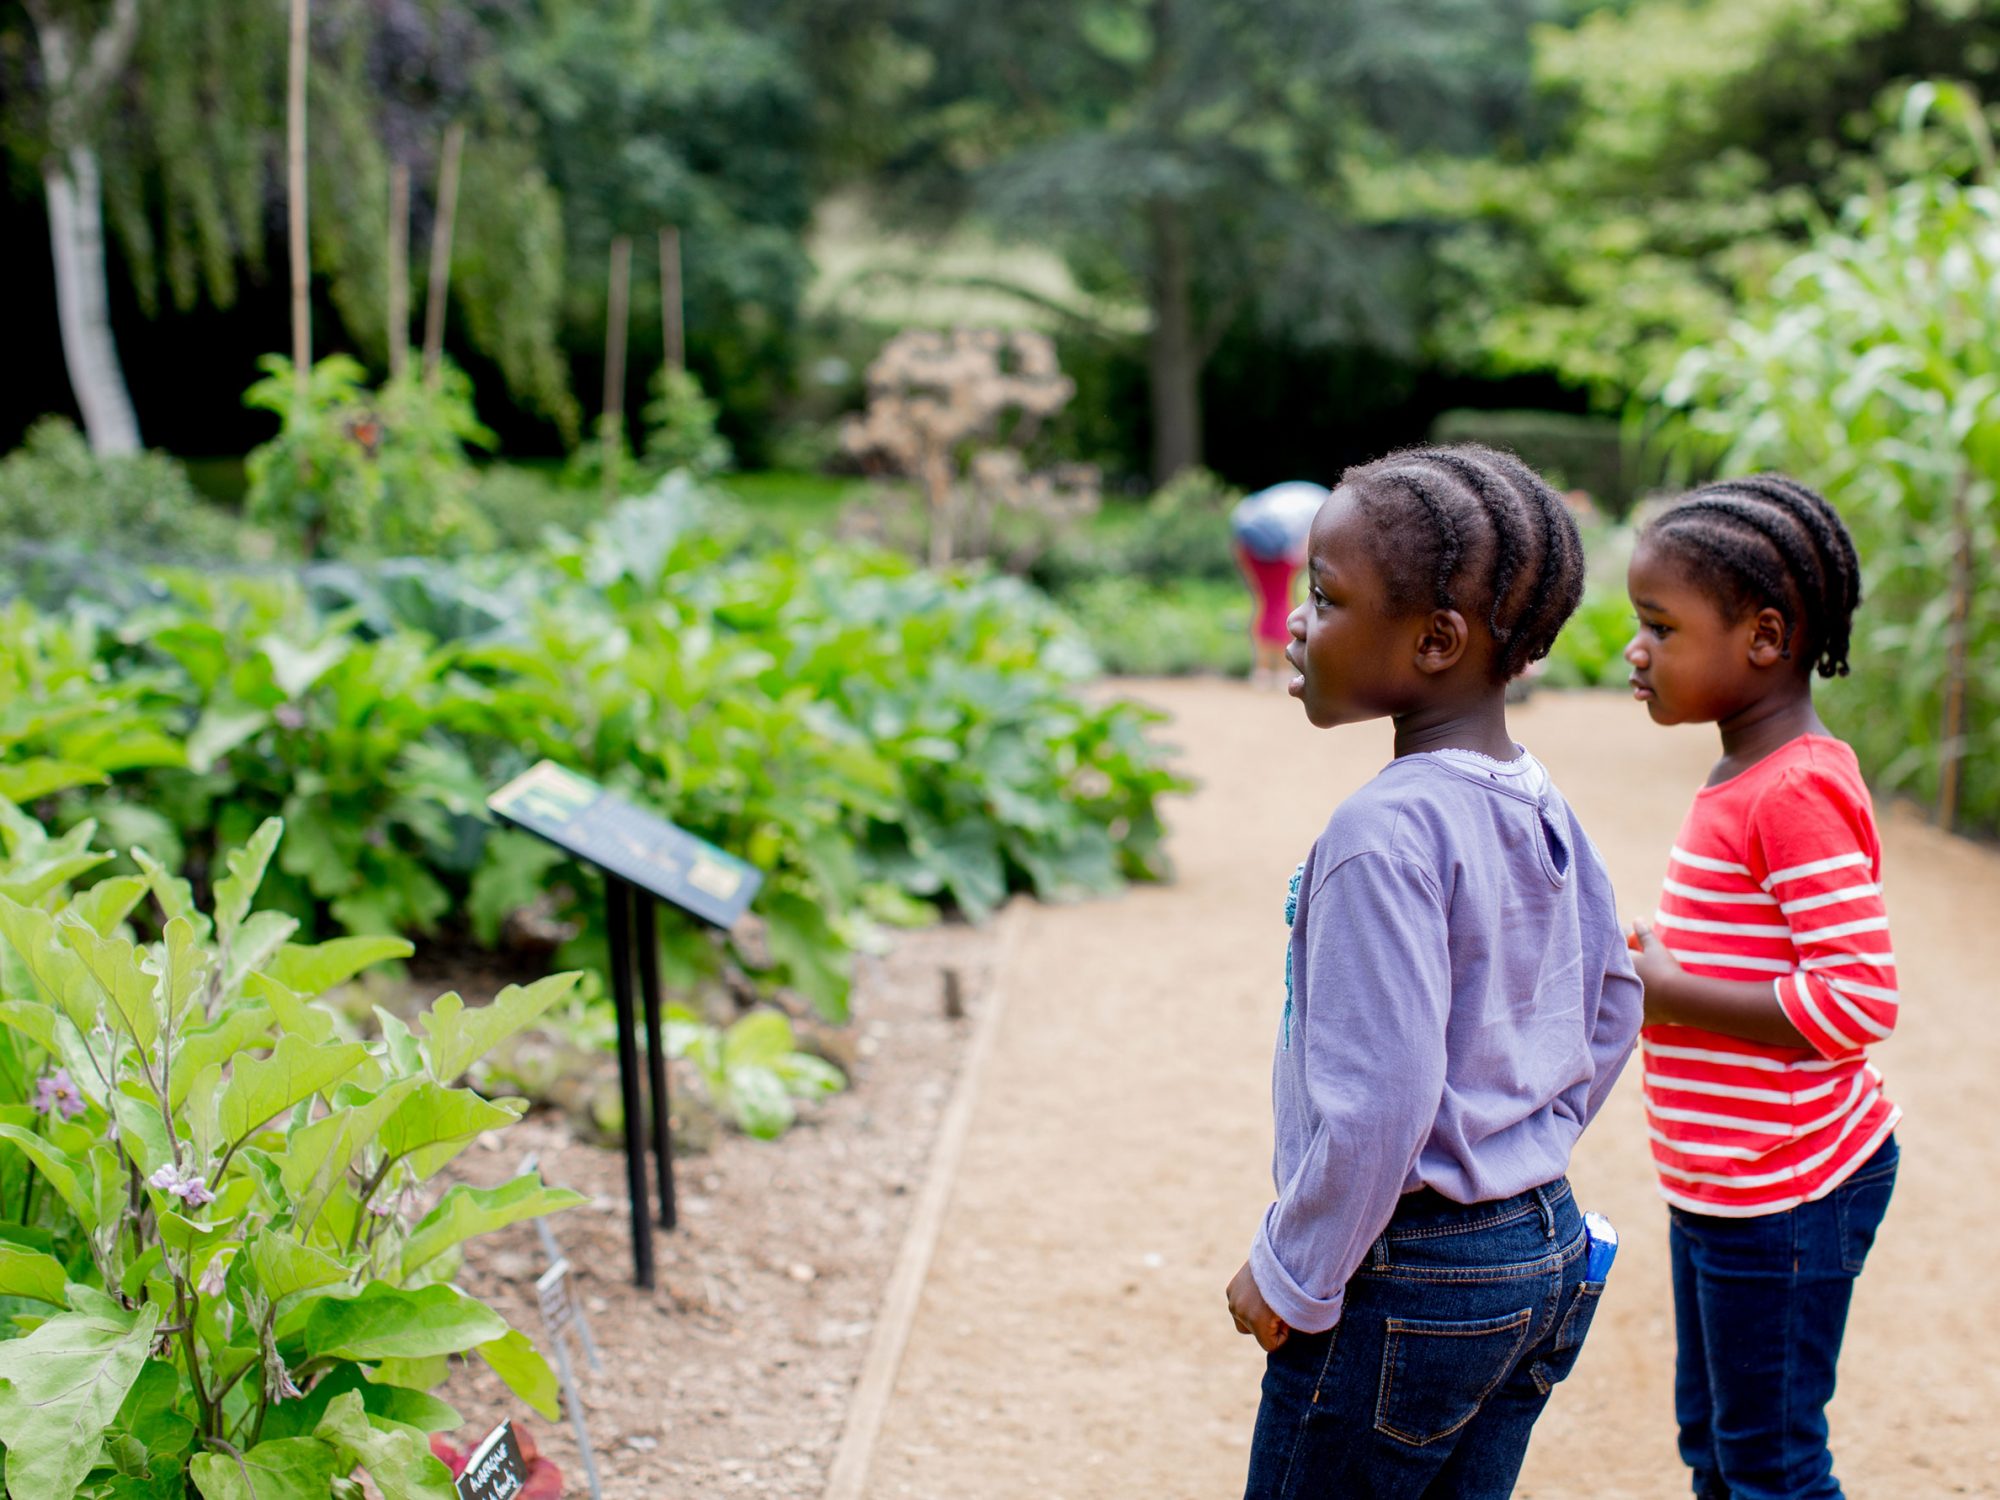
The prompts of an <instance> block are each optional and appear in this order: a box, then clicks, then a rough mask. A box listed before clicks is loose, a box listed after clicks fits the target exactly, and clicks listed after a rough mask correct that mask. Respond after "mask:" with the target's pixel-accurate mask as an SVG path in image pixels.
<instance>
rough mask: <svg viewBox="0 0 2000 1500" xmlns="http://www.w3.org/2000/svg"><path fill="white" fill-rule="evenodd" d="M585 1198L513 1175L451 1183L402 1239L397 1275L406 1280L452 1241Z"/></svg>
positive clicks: (483, 1232)
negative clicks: (496, 1181) (487, 1184)
mask: <svg viewBox="0 0 2000 1500" xmlns="http://www.w3.org/2000/svg"><path fill="white" fill-rule="evenodd" d="M588 1201H589V1200H588V1199H587V1198H585V1197H584V1195H583V1194H581V1193H575V1192H571V1191H570V1190H569V1189H568V1188H553V1187H544V1186H543V1185H542V1180H541V1178H539V1177H537V1176H534V1175H529V1176H526V1177H516V1178H515V1179H514V1180H513V1181H512V1182H505V1183H502V1184H501V1185H500V1186H499V1187H492V1188H476V1187H471V1186H469V1185H467V1184H466V1183H463V1182H461V1183H457V1184H455V1185H454V1186H452V1187H450V1188H448V1189H447V1190H446V1191H445V1195H444V1197H442V1198H440V1199H439V1200H438V1205H437V1207H436V1208H434V1209H432V1210H431V1211H430V1212H429V1213H428V1214H426V1215H425V1216H424V1219H423V1222H422V1223H420V1224H418V1225H417V1227H416V1228H415V1229H413V1230H412V1231H411V1232H410V1237H409V1238H408V1239H407V1240H405V1241H404V1242H403V1265H402V1269H403V1276H404V1278H405V1279H406V1280H407V1279H408V1278H409V1276H410V1275H411V1274H412V1273H413V1272H414V1271H416V1269H417V1268H418V1267H419V1266H422V1265H426V1264H428V1263H429V1262H430V1261H432V1260H433V1259H435V1258H436V1257H437V1256H439V1255H442V1254H443V1253H444V1252H445V1251H447V1250H449V1249H450V1248H451V1247H452V1246H453V1245H457V1244H460V1243H462V1242H463V1241H465V1240H469V1239H471V1238H473V1236H475V1235H481V1234H487V1233H490V1232H491V1231H493V1230H495V1229H501V1228H504V1227H505V1226H507V1225H509V1224H515V1223H519V1222H520V1221H521V1220H522V1219H533V1218H538V1217H540V1216H541V1215H543V1214H552V1213H558V1212H560V1211H561V1210H563V1209H566V1208H575V1207H577V1206H578V1205H579V1204H582V1203H586V1202H588Z"/></svg>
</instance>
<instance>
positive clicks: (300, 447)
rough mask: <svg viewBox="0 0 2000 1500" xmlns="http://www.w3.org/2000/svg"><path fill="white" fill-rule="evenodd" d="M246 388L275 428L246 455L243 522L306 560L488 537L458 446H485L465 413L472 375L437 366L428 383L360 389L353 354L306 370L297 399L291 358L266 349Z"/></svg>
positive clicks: (489, 438)
mask: <svg viewBox="0 0 2000 1500" xmlns="http://www.w3.org/2000/svg"><path fill="white" fill-rule="evenodd" d="M259 364H260V367H261V368H262V369H263V370H264V371H265V372H266V374H265V378H264V379H263V380H260V381H258V382H257V383H256V384H255V385H253V386H251V387H250V389H249V390H248V391H247V392H246V393H245V394H244V398H243V399H244V401H245V403H246V404H248V405H250V406H255V407H260V408H262V409H263V410H265V411H270V412H275V413H277V415H278V417H279V419H280V421H281V422H282V423H283V426H282V427H281V428H280V430H279V432H278V435H277V436H276V437H274V438H272V439H271V440H270V441H269V442H267V443H265V444H263V445H262V446H261V447H259V448H257V449H255V450H254V451H253V452H252V453H251V454H250V457H249V459H248V460H247V461H246V471H247V474H248V479H249V490H248V493H247V497H246V502H245V503H246V506H247V509H248V511H249V514H250V516H251V518H252V519H253V520H255V521H258V522H260V523H262V524H264V525H267V526H269V527H271V528H272V529H273V530H274V531H276V532H277V533H278V534H279V535H281V536H283V537H285V538H286V539H287V540H288V541H290V542H291V543H292V544H293V545H295V546H297V547H298V548H299V549H300V550H302V551H303V552H304V553H305V554H306V555H307V556H308V557H328V556H332V555H335V554H337V553H363V554H366V553H384V552H387V553H397V552H423V553H431V552H447V551H470V550H477V549H479V548H482V547H485V546H487V545H489V544H490V542H491V540H492V536H491V533H490V532H489V530H488V529H487V527H486V526H485V524H484V523H483V522H482V521H481V519H480V517H479V515H478V513H477V512H476V511H474V510H473V508H472V507H471V505H470V504H468V503H467V497H468V494H469V492H470V490H471V489H472V485H473V473H472V466H471V464H470V462H469V461H468V459H467V458H466V454H465V450H466V447H467V446H468V445H470V446H473V447H478V448H489V447H491V446H492V444H493V441H494V438H493V434H492V433H490V432H488V431H487V430H486V429H485V428H484V427H483V426H481V425H480V423H479V419H478V417H477V416H476V415H475V414H474V412H473V408H472V382H471V381H470V380H468V379H467V378H466V376H465V374H464V372H462V371H460V370H459V369H457V368H456V367H455V366H453V365H450V364H446V365H444V366H442V367H441V368H440V370H439V371H438V376H437V379H436V382H435V383H431V382H427V381H425V380H424V379H423V378H422V377H421V376H419V375H417V374H415V373H410V374H406V375H403V376H401V377H399V378H397V379H395V380H391V381H389V382H387V383H386V384H384V385H383V386H382V387H381V388H380V389H379V390H375V391H370V390H369V389H368V388H367V386H366V385H365V384H364V375H365V372H364V371H363V370H362V368H361V366H360V365H359V364H358V363H356V362H355V361H354V360H352V359H350V358H349V357H348V356H346V355H344V354H336V355H332V356H329V357H328V358H326V359H323V360H321V361H320V362H319V363H318V364H316V365H314V366H313V368H312V374H311V378H310V382H309V385H308V391H307V394H306V397H305V399H304V401H303V403H301V401H300V399H299V396H298V393H297V391H296V390H295V388H294V386H293V382H292V366H291V361H289V360H287V359H286V358H284V356H282V355H277V354H271V355H266V356H265V357H264V358H263V359H262V360H261V361H260V362H259Z"/></svg>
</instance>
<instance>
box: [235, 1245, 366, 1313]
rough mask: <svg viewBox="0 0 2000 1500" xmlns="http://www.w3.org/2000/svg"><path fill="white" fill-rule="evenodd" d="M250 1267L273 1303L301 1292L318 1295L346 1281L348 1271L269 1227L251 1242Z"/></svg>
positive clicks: (331, 1258)
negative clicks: (312, 1292)
mask: <svg viewBox="0 0 2000 1500" xmlns="http://www.w3.org/2000/svg"><path fill="white" fill-rule="evenodd" d="M250 1264H251V1265H252V1266H254V1267H255V1268H256V1271H257V1282H258V1284H259V1285H260V1286H261V1287H262V1288H263V1289H264V1295H265V1296H266V1297H268V1298H270V1299H271V1301H272V1302H273V1303H278V1302H283V1301H284V1300H285V1298H287V1297H290V1296H292V1295H294V1294H296V1293H298V1292H311V1291H317V1290H318V1289H319V1288H321V1287H326V1286H333V1285H335V1284H336V1283H338V1282H342V1281H345V1280H346V1279H347V1274H348V1273H347V1267H346V1266H345V1265H343V1264H342V1263H341V1262H340V1261H337V1260H335V1259H334V1258H333V1257H332V1256H330V1255H328V1254H326V1253H325V1252H324V1251H320V1250H315V1249H313V1248H312V1246H310V1245H302V1244H300V1243H299V1241H298V1240H297V1239H296V1238H295V1237H293V1236H292V1235H291V1234H288V1233H287V1232H286V1231H284V1230H282V1229H272V1228H270V1227H268V1226H266V1227H265V1228H264V1229H261V1230H259V1231H258V1232H257V1234H256V1236H255V1237H254V1238H253V1239H252V1240H251V1241H250Z"/></svg>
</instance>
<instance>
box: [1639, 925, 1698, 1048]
mask: <svg viewBox="0 0 2000 1500" xmlns="http://www.w3.org/2000/svg"><path fill="white" fill-rule="evenodd" d="M1625 946H1626V947H1628V948H1630V949H1631V950H1632V953H1633V958H1632V969H1633V972H1634V973H1636V974H1637V975H1638V976H1639V983H1641V984H1643V985H1644V986H1645V987H1646V1024H1647V1025H1648V1026H1657V1025H1659V1024H1660V1023H1662V1022H1665V1021H1671V1020H1672V1019H1673V1017H1672V1016H1670V1015H1668V1014H1667V998H1668V995H1669V994H1670V993H1671V991H1672V990H1673V987H1674V985H1675V983H1676V982H1677V981H1678V980H1679V979H1680V978H1681V977H1682V976H1683V975H1684V974H1686V972H1687V971H1686V970H1685V969H1683V968H1682V967H1681V966H1680V964H1679V962H1678V961H1677V960H1676V959H1675V958H1674V956H1673V954H1671V953H1669V952H1667V945H1666V944H1665V943H1663V942H1661V941H1660V935H1659V934H1658V933H1657V932H1655V931H1653V929H1652V928H1650V927H1648V926H1647V925H1646V924H1645V923H1644V922H1634V923H1633V924H1632V936H1631V937H1630V938H1628V939H1627V940H1626V943H1625Z"/></svg>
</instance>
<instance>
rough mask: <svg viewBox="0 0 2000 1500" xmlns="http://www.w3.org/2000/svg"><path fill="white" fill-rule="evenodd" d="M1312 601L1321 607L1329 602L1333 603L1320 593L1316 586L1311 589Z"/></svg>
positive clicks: (1323, 607)
mask: <svg viewBox="0 0 2000 1500" xmlns="http://www.w3.org/2000/svg"><path fill="white" fill-rule="evenodd" d="M1312 602H1313V603H1314V604H1316V605H1318V606H1319V607H1320V608H1321V609H1325V608H1326V607H1327V606H1328V605H1329V604H1331V603H1333V601H1332V600H1331V599H1329V598H1327V597H1326V595H1324V594H1322V593H1321V592H1320V591H1319V590H1318V589H1317V588H1315V589H1314V590H1313V591H1312Z"/></svg>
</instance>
